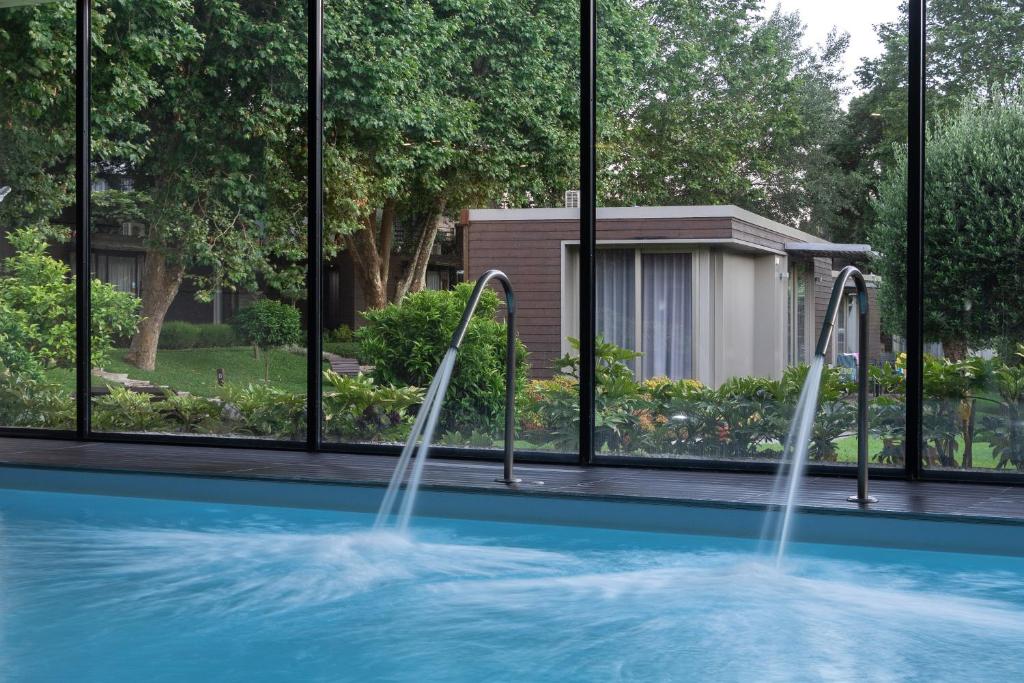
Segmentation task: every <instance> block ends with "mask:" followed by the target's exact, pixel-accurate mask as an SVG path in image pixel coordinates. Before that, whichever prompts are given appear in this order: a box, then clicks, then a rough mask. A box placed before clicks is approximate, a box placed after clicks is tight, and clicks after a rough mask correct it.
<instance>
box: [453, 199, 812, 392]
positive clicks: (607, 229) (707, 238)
mask: <svg viewBox="0 0 1024 683" xmlns="http://www.w3.org/2000/svg"><path fill="white" fill-rule="evenodd" d="M665 208H667V209H675V208H678V207H665ZM686 208H690V207H686ZM697 208H702V209H703V208H712V209H718V208H721V207H697ZM628 211H630V210H616V209H602V210H600V212H599V215H598V222H597V239H598V242H599V243H603V244H622V245H626V244H637V245H642V244H645V243H650V242H660V243H662V244H676V245H678V246H680V247H687V248H690V249H693V250H694V261H693V266H694V272H695V283H696V285H697V287H696V291H695V297H694V302H693V315H694V321H693V322H694V339H695V358H694V374H695V375H696V376H697V378H698V379H701V380H702V381H705V382H708V383H711V384H716V385H717V383H718V382H720V381H721V380H722V379H724V378H726V377H729V376H732V375H735V374H752V373H754V372H757V373H758V374H765V375H770V376H777V375H778V373H780V372H781V370H782V364H783V359H784V354H783V348H782V345H783V343H784V336H783V333H784V329H783V327H782V322H780V321H781V320H784V317H779V316H782V315H784V308H783V306H784V301H785V283H784V282H781V281H780V280H779V278H778V277H777V275H775V274H774V270H775V268H776V263H775V256H779V263H780V266H779V267H782V268H784V267H785V256H784V247H785V243H786V242H788V241H794V240H795V239H799V237H800V235H801V234H802V233H798V231H795V230H792V229H789V230H790V234H782V233H779V232H776V231H774V230H772V229H769V228H767V227H764V226H763V225H758V224H757V223H756V222H755V221H754V220H737V219H736V218H735V217H734V216H733V215H732V213H736V212H732V213H727V212H720V213H722V215H712V216H703V217H702V216H690V217H683V218H673V217H668V216H665V217H659V216H657V215H656V214H657V213H658V211H657V210H652V213H653V214H655V215H654V216H653V217H648V218H633V217H629V216H625V217H621V216H619V215H616V214H617V212H623V213H625V212H628ZM538 212H541V213H538ZM666 213H668V212H666ZM740 213H743V212H740ZM474 214H478V215H480V218H477V217H476V216H475V215H474ZM533 215H540V216H543V217H542V218H538V219H531V216H533ZM751 216H753V214H751ZM471 217H472V219H471ZM509 217H512V218H515V220H508V219H507V218H509ZM754 218H756V217H754ZM464 220H465V221H466V222H467V228H466V230H465V231H464V246H463V258H464V263H465V275H466V279H467V280H472V279H475V278H477V277H479V276H480V274H481V273H483V272H484V271H485V270H487V269H489V268H499V269H501V270H503V271H505V273H506V274H508V276H509V278H510V279H511V280H512V284H513V286H514V288H515V292H516V298H517V305H518V315H519V322H518V328H519V335H520V338H521V339H522V340H523V343H524V344H526V347H527V348H528V349H529V351H530V362H531V374H532V375H533V376H534V377H547V376H550V375H551V373H552V361H553V360H554V359H555V358H557V357H559V356H560V355H562V353H563V352H564V347H563V332H564V334H565V335H572V334H574V332H575V328H574V327H573V323H574V317H573V312H574V311H575V310H576V308H577V307H576V306H575V305H574V301H571V300H568V299H567V297H569V296H571V294H572V292H563V291H562V277H563V272H565V275H566V277H567V278H575V277H577V274H576V273H574V272H569V268H570V267H571V264H569V263H565V262H564V259H565V254H566V253H567V248H569V247H574V245H577V244H578V243H579V221H578V220H577V218H576V214H575V212H573V211H572V210H564V209H555V210H521V211H520V210H512V211H506V212H501V211H480V212H476V211H474V212H472V213H471V214H470V215H468V216H464ZM779 227H780V229H781V228H784V226H779ZM805 237H810V236H806V235H805ZM773 252H777V253H773ZM725 253H728V254H729V259H728V261H724V260H723V258H722V255H723V254H725ZM761 259H764V260H763V261H762V260H761ZM765 277H767V280H765V279H764V278H765ZM715 282H717V283H718V285H717V286H715V285H714V283H715ZM701 283H706V286H703V287H702V285H701ZM725 283H728V289H727V291H723V289H722V287H724V286H725ZM701 291H703V292H704V299H705V300H702V299H701V296H700V292H701ZM708 297H712V298H713V299H714V300H711V299H708ZM726 300H729V301H730V309H726V308H724V306H725V302H726ZM762 302H765V303H767V304H768V306H769V308H768V309H767V310H762V309H761V308H760V304H761V303H762ZM725 310H729V311H730V312H729V315H725V313H724V311H725ZM755 311H757V315H756V316H755ZM769 319H770V321H771V322H770V323H769ZM765 324H767V325H768V327H769V328H770V329H771V332H770V334H771V337H772V339H771V340H768V341H765V340H764V339H763V338H762V337H760V336H759V340H760V341H759V342H758V343H755V341H754V329H755V325H756V326H757V327H758V328H761V327H763V326H764V325H765ZM758 334H759V335H762V334H765V332H762V331H759V332H758ZM705 340H708V342H707V343H705ZM726 340H729V341H728V342H727V341H726ZM734 343H735V344H740V347H739V348H737V349H732V348H731V347H730V345H731V344H734ZM723 354H725V355H723ZM736 368H742V369H743V372H742V373H741V372H740V371H739V370H738V369H736Z"/></svg>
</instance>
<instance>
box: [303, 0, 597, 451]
mask: <svg viewBox="0 0 1024 683" xmlns="http://www.w3.org/2000/svg"><path fill="white" fill-rule="evenodd" d="M325 11H326V14H325V23H324V26H325V35H324V72H325V78H324V119H325V123H324V157H325V163H324V182H325V213H324V244H323V250H324V264H323V270H324V305H323V311H324V319H323V328H324V351H325V353H324V357H325V374H324V385H323V409H324V415H323V434H324V440H325V441H327V442H332V443H349V444H352V443H368V442H369V443H385V444H397V443H399V442H401V441H403V440H404V439H405V438H406V436H407V434H408V433H409V430H410V427H411V424H412V422H413V420H414V418H415V416H416V414H417V413H418V412H419V411H420V410H421V403H422V401H423V397H424V393H425V391H426V389H427V387H428V385H429V384H430V382H431V380H432V378H433V377H434V374H435V373H436V372H437V370H438V368H439V366H440V365H441V361H442V357H443V356H444V354H445V350H446V349H447V347H448V345H449V342H450V340H451V337H452V334H453V333H454V331H455V329H456V326H457V325H458V323H459V320H460V318H461V316H462V312H463V309H464V307H465V305H466V303H467V301H468V298H469V294H470V292H471V290H472V287H473V283H474V281H475V280H476V278H478V277H479V276H480V275H482V274H483V273H484V272H485V271H487V270H489V269H492V268H498V269H501V270H502V271H504V272H505V273H506V274H507V275H508V276H509V278H510V279H511V282H512V285H513V287H514V289H515V292H516V300H517V303H518V320H517V330H518V333H519V342H520V348H519V367H518V388H519V392H518V393H519V397H520V401H519V405H518V410H517V413H518V418H519V419H518V421H517V422H518V435H517V440H518V444H519V448H520V450H552V449H554V450H574V449H575V448H576V444H577V434H578V423H579V403H578V398H577V396H578V390H577V388H576V379H575V378H572V377H569V376H568V375H565V376H563V375H562V374H561V373H560V372H559V371H558V370H557V369H556V368H561V367H563V365H565V364H563V363H562V362H561V361H560V360H559V357H560V356H561V355H562V353H563V351H562V348H561V343H560V337H559V333H558V331H557V330H558V327H559V325H560V324H561V321H560V313H559V305H560V297H561V292H560V289H559V284H560V277H561V269H562V262H561V249H562V244H563V241H565V242H575V243H578V241H579V218H578V200H576V201H577V203H576V204H575V205H571V204H566V202H567V201H570V202H571V201H572V200H573V199H574V198H575V194H574V193H575V191H576V190H577V188H578V187H579V180H578V178H579V171H578V166H579V115H580V111H579V89H580V85H579V27H580V23H579V11H578V8H577V7H574V6H573V5H572V3H564V2H559V1H557V0H543V1H541V2H539V3H529V4H521V3H519V4H516V3H513V4H511V5H500V6H499V5H495V4H494V3H493V2H489V1H487V0H479V1H474V2H470V3H469V4H464V5H462V6H460V9H459V11H458V12H454V11H451V10H450V9H448V8H446V7H445V6H444V5H443V4H438V3H434V2H424V3H412V4H408V5H401V6H398V7H394V8H391V10H389V11H386V12H385V11H379V10H378V8H375V7H371V6H365V7H363V6H358V7H356V8H353V7H352V6H350V5H349V4H343V3H336V2H328V3H327V5H326V8H325ZM505 315H506V311H505V302H504V297H503V296H502V295H501V293H500V289H498V288H495V289H494V292H493V293H488V294H487V295H486V296H485V297H484V299H483V300H482V301H481V304H480V307H479V308H478V312H477V315H476V316H475V317H474V319H473V321H472V323H471V325H470V327H469V331H468V334H467V336H466V338H465V341H464V343H463V346H462V349H461V351H460V352H459V355H458V361H457V363H456V365H455V368H454V373H453V375H452V378H451V386H450V389H449V391H448V393H447V397H446V400H445V402H444V407H443V409H442V411H441V415H440V423H439V425H438V429H437V433H436V435H437V443H439V444H440V445H444V446H449V447H460V448H463V447H464V448H475V449H491V448H499V447H500V446H501V444H502V438H503V426H504V410H505V408H504V394H505V343H506V341H505V339H506V337H505V334H506V328H505V323H504V320H505ZM567 363H568V365H571V364H572V362H571V361H567ZM568 365H566V367H568ZM553 377H557V380H555V379H552V378H553Z"/></svg>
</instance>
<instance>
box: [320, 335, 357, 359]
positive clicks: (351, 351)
mask: <svg viewBox="0 0 1024 683" xmlns="http://www.w3.org/2000/svg"><path fill="white" fill-rule="evenodd" d="M323 350H324V351H326V352H328V353H333V354H336V355H338V356H341V357H343V358H356V359H358V360H362V355H361V354H362V349H361V346H360V344H359V342H358V341H355V340H352V341H347V342H324V345H323Z"/></svg>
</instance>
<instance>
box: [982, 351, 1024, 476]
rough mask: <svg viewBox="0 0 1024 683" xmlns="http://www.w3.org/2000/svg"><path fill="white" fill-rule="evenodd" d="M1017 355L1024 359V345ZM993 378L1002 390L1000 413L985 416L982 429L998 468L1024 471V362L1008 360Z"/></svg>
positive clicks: (1000, 391) (1000, 393)
mask: <svg viewBox="0 0 1024 683" xmlns="http://www.w3.org/2000/svg"><path fill="white" fill-rule="evenodd" d="M1015 355H1016V356H1017V357H1018V359H1020V358H1024V344H1018V345H1017V351H1016V354H1015ZM1007 360H1008V359H1007ZM993 379H994V381H995V386H996V388H997V390H998V392H999V398H1000V405H999V412H998V414H997V415H986V416H985V417H984V418H983V420H982V429H983V432H984V434H985V435H986V436H987V438H988V440H989V441H990V442H991V443H992V452H993V455H995V457H996V458H997V461H996V467H998V468H1000V469H1001V468H1004V467H1013V468H1015V469H1017V470H1018V471H1024V365H1021V364H1020V363H1013V364H1011V363H1009V362H1007V363H1004V364H1002V365H1001V366H997V367H996V368H995V370H994V371H993Z"/></svg>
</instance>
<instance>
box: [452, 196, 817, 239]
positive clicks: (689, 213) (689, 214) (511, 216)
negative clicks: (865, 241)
mask: <svg viewBox="0 0 1024 683" xmlns="http://www.w3.org/2000/svg"><path fill="white" fill-rule="evenodd" d="M468 213H469V222H470V223H473V222H477V223H493V222H498V221H574V220H579V217H580V210H579V209H566V208H537V209H470V210H469V212H468ZM651 218H662V219H664V218H726V219H731V220H737V221H743V222H744V223H750V224H751V225H756V226H758V227H761V228H765V229H766V230H771V231H773V232H777V233H779V234H780V235H784V236H786V237H790V238H793V239H795V240H801V241H806V242H816V243H818V244H830V243H829V242H823V241H822V239H821V238H820V237H818V236H817V235H812V234H810V233H808V232H804V231H803V230H797V229H796V228H794V227H791V226H789V225H785V224H784V223H779V222H778V221H773V220H772V219H770V218H765V217H764V216H761V215H759V214H756V213H754V212H753V211H748V210H746V209H742V208H740V207H738V206H735V205H733V204H716V205H698V206H621V207H620V206H607V207H599V208H598V209H597V219H598V220H630V219H634V220H641V219H651Z"/></svg>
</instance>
